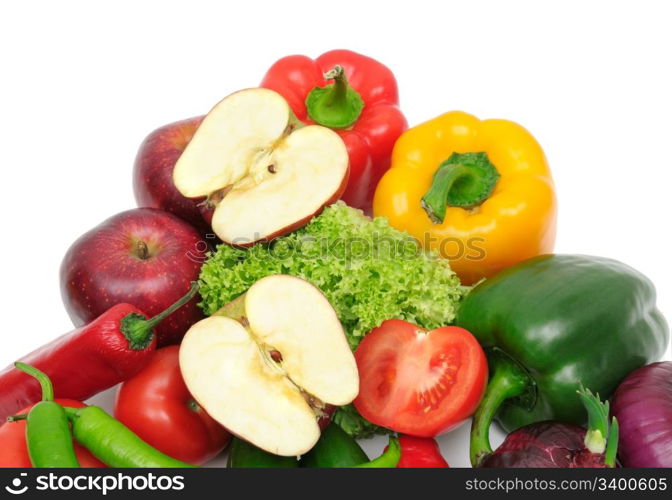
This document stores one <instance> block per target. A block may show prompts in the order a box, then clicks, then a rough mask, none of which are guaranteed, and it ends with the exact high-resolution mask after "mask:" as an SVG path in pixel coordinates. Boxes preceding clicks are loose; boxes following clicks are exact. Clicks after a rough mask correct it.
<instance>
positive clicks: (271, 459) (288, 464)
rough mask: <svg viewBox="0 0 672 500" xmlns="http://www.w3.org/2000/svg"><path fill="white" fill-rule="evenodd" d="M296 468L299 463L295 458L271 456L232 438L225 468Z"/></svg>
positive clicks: (245, 442)
mask: <svg viewBox="0 0 672 500" xmlns="http://www.w3.org/2000/svg"><path fill="white" fill-rule="evenodd" d="M298 466H299V461H298V460H297V459H296V457H281V456H280V455H273V454H272V453H268V452H267V451H264V450H261V449H259V448H257V447H256V446H254V445H252V444H250V443H248V442H247V441H243V440H242V439H238V438H233V441H232V442H231V447H230V448H229V461H228V464H227V467H231V468H234V469H241V468H251V469H253V468H254V469H256V468H262V469H291V468H294V467H298Z"/></svg>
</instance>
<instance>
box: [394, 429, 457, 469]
mask: <svg viewBox="0 0 672 500" xmlns="http://www.w3.org/2000/svg"><path fill="white" fill-rule="evenodd" d="M399 444H400V445H401V458H400V459H399V462H398V463H397V469H430V468H440V469H447V468H448V467H449V465H448V462H446V459H445V458H443V456H441V450H440V449H439V445H438V443H437V442H436V441H434V440H433V439H432V438H420V437H415V436H399Z"/></svg>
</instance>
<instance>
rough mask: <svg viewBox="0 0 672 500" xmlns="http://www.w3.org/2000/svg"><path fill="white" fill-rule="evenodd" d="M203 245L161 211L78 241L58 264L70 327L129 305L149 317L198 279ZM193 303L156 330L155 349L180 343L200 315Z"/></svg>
mask: <svg viewBox="0 0 672 500" xmlns="http://www.w3.org/2000/svg"><path fill="white" fill-rule="evenodd" d="M206 250H207V245H206V243H205V241H203V239H202V237H201V235H200V234H199V233H198V231H196V229H194V228H193V227H192V226H191V225H189V224H187V223H186V222H184V221H183V220H182V219H179V218H178V217H176V216H174V215H172V214H169V213H167V212H165V211H163V210H157V209H153V208H136V209H133V210H128V211H126V212H121V213H119V214H117V215H115V216H113V217H110V218H109V219H107V220H105V221H103V222H102V223H101V224H99V225H98V226H96V227H95V228H93V229H91V230H90V231H88V232H87V233H85V234H84V235H82V236H81V237H80V238H79V239H78V240H77V241H75V242H74V243H73V244H72V246H71V247H70V248H69V249H68V251H67V253H66V254H65V257H64V258H63V262H62V263H61V296H62V297H63V302H64V303H65V307H66V309H67V311H68V314H69V315H70V318H71V319H72V321H73V323H74V324H75V326H81V325H83V324H86V323H88V322H90V321H92V320H93V319H95V318H97V317H98V316H100V315H101V314H102V313H103V312H104V311H106V310H107V309H109V308H110V307H112V306H113V305H115V304H118V303H121V302H127V303H130V304H133V305H134V306H136V307H138V308H139V309H140V310H142V311H143V312H144V313H145V314H147V315H149V316H154V315H155V314H158V313H160V312H161V311H162V310H164V309H166V308H167V307H168V306H170V305H171V304H172V303H174V302H175V301H177V300H178V299H179V298H180V297H182V296H183V295H184V294H185V293H187V291H188V290H189V288H190V284H191V282H192V281H195V280H197V279H198V273H199V271H200V268H201V264H202V263H203V262H204V260H205V257H206V256H205V252H206ZM197 302H198V298H195V299H193V300H192V301H191V302H189V303H187V304H185V305H184V306H183V307H181V308H180V309H179V310H177V311H175V312H174V313H173V314H171V315H170V316H168V317H167V318H166V319H165V320H163V321H162V322H161V323H160V325H159V326H157V327H156V334H157V336H158V343H159V345H167V344H174V343H177V342H179V341H180V340H181V339H182V337H183V336H184V334H185V332H186V331H187V330H188V329H189V327H190V326H191V325H192V324H194V323H196V322H197V321H199V320H200V319H201V318H202V317H203V315H202V313H201V311H200V309H199V308H198V306H197Z"/></svg>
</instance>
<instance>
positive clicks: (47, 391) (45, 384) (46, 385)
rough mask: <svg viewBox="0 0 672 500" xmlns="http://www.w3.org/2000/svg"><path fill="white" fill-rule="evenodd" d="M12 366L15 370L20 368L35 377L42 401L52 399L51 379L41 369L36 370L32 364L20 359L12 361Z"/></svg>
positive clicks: (52, 386) (52, 387)
mask: <svg viewBox="0 0 672 500" xmlns="http://www.w3.org/2000/svg"><path fill="white" fill-rule="evenodd" d="M14 366H15V367H16V369H17V370H21V371H22V372H24V373H27V374H28V375H30V376H31V377H35V378H36V379H37V381H38V382H39V383H40V386H41V387H42V401H53V400H54V385H53V384H52V383H51V380H50V379H49V377H48V376H47V374H46V373H44V372H43V371H41V370H38V369H37V368H35V367H34V366H30V365H28V364H26V363H22V362H21V361H17V362H16V363H14Z"/></svg>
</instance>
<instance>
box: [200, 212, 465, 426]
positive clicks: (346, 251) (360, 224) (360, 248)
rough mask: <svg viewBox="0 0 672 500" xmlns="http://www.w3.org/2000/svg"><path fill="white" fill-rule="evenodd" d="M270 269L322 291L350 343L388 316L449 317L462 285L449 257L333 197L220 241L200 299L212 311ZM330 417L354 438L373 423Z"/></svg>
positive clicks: (446, 320) (434, 324)
mask: <svg viewBox="0 0 672 500" xmlns="http://www.w3.org/2000/svg"><path fill="white" fill-rule="evenodd" d="M271 274H291V275H294V276H298V277H301V278H303V279H305V280H307V281H309V282H310V283H312V284H313V285H315V286H316V287H318V288H319V289H320V290H322V292H323V293H324V294H325V296H326V297H327V299H329V301H330V302H331V304H332V306H333V307H334V309H335V310H336V313H337V315H338V317H339V319H340V320H341V323H342V324H343V327H344V330H345V332H346V335H347V337H348V342H349V343H350V347H351V348H352V349H353V350H354V349H355V348H356V347H357V345H358V344H359V342H360V341H361V339H362V338H363V337H364V336H365V335H366V334H367V333H368V332H369V331H371V330H372V329H373V328H375V327H377V326H379V325H380V324H381V323H382V322H383V321H384V320H386V319H393V318H397V319H404V320H406V321H410V322H412V323H415V324H417V325H420V326H422V327H424V328H429V329H432V328H438V327H440V326H444V325H447V324H450V323H452V322H453V320H454V318H455V313H456V308H457V305H458V303H459V302H460V300H461V299H462V297H463V295H464V294H465V292H466V288H465V287H462V286H461V285H460V281H459V279H458V277H457V276H456V275H455V274H454V273H453V271H452V270H451V269H450V266H449V264H448V261H446V260H445V259H442V258H440V257H439V256H437V255H436V254H434V253H430V252H425V251H423V250H422V249H420V248H419V246H418V244H417V242H416V241H415V239H413V238H412V237H411V236H410V235H408V234H407V233H404V232H401V231H398V230H396V229H394V228H392V227H391V226H390V225H389V224H388V222H387V219H385V218H381V217H377V218H375V219H373V220H371V219H369V218H367V217H365V216H364V215H363V214H362V213H361V211H359V210H356V209H353V208H351V207H348V206H347V205H345V204H343V203H340V202H339V203H336V204H334V205H331V206H329V207H327V208H326V209H325V210H324V211H323V212H322V214H321V215H320V216H318V217H315V218H314V219H313V220H312V221H311V222H310V223H309V224H308V225H306V226H305V227H303V228H302V229H299V230H298V231H295V232H293V233H291V234H289V235H287V236H284V237H282V238H278V239H276V240H274V241H273V242H271V243H268V244H263V245H255V246H253V247H251V248H249V249H239V248H233V247H230V246H228V245H219V246H218V247H217V250H216V251H215V252H214V253H212V254H211V255H210V257H209V259H208V260H207V261H206V262H205V263H204V265H203V267H202V269H201V275H200V282H201V288H200V294H201V297H202V301H201V303H200V306H201V307H202V309H203V311H204V312H205V313H206V314H208V315H211V314H213V313H214V312H216V311H217V310H218V309H220V308H221V307H223V306H224V305H226V304H227V303H229V302H230V301H231V300H233V299H235V298H236V297H238V296H239V295H240V294H242V293H243V292H245V291H246V290H247V289H248V288H249V287H250V286H251V285H252V284H253V283H255V282H256V281H258V280H259V279H261V278H263V277H265V276H268V275H271ZM335 420H336V422H337V423H339V424H340V425H341V426H342V427H344V429H345V430H346V431H347V432H348V433H350V434H351V435H354V436H356V437H364V436H366V435H370V434H372V433H373V432H374V430H375V429H376V428H375V426H373V424H370V423H369V422H367V421H365V420H364V419H362V417H360V416H359V415H358V414H357V413H356V412H355V411H354V408H352V407H350V408H347V409H345V410H342V411H341V412H340V415H339V414H338V413H337V415H336V417H335Z"/></svg>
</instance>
